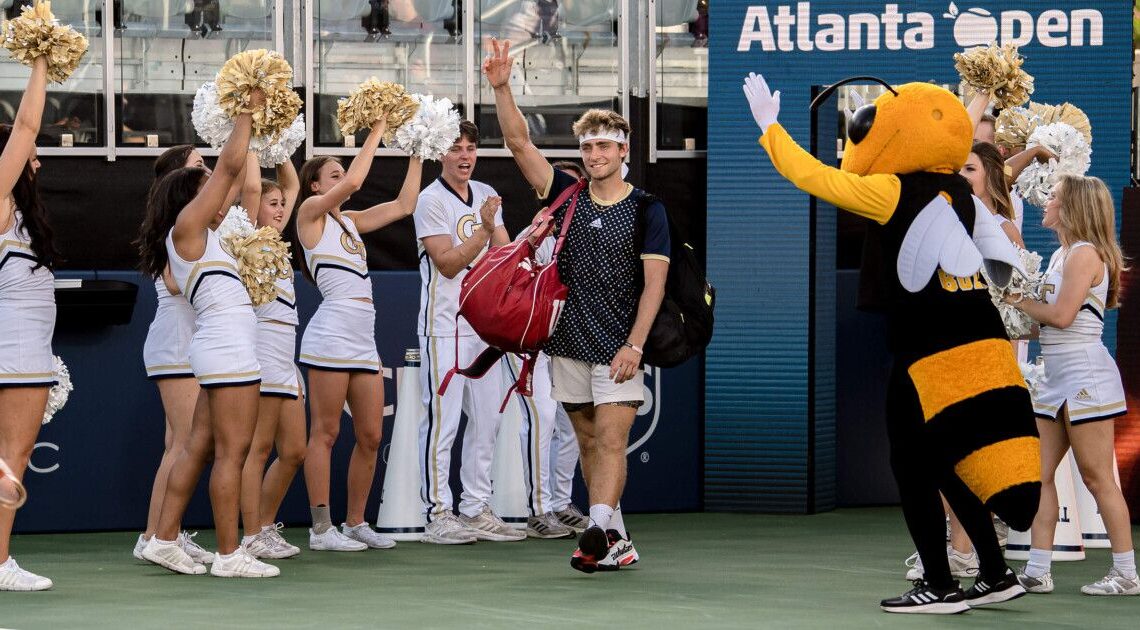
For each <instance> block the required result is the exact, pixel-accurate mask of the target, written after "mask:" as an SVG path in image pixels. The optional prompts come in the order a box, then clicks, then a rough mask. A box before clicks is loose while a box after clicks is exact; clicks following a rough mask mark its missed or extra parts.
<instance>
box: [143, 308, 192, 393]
mask: <svg viewBox="0 0 1140 630" xmlns="http://www.w3.org/2000/svg"><path fill="white" fill-rule="evenodd" d="M193 336H194V307H192V306H190V303H189V302H183V301H179V302H177V303H175V304H170V305H166V306H160V307H159V309H158V310H157V311H156V312H155V314H154V321H152V322H151V323H150V329H149V330H147V333H146V341H145V342H144V343H143V365H145V366H146V377H147V378H149V379H160V378H186V377H189V378H193V377H194V370H192V369H191V368H190V339H191V338H192V337H193Z"/></svg>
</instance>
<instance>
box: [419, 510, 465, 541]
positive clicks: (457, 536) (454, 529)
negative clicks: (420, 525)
mask: <svg viewBox="0 0 1140 630" xmlns="http://www.w3.org/2000/svg"><path fill="white" fill-rule="evenodd" d="M420 542H425V543H432V544H435V545H470V544H471V543H473V542H475V532H473V531H471V530H470V529H468V528H466V527H464V526H463V523H460V522H459V519H457V518H455V515H454V514H452V513H450V512H447V513H445V514H443V515H440V516H437V517H435V519H433V520H432V521H431V522H430V523H428V524H427V525H426V526H424V535H423V538H421V539H420Z"/></svg>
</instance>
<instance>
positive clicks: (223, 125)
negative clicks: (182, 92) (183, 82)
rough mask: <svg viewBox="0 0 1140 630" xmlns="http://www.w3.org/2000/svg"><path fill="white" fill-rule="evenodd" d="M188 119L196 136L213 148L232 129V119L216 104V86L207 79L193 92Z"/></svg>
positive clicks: (218, 146) (219, 144) (224, 139)
mask: <svg viewBox="0 0 1140 630" xmlns="http://www.w3.org/2000/svg"><path fill="white" fill-rule="evenodd" d="M190 121H191V122H192V123H194V131H197V132H198V137H199V138H201V139H202V140H204V141H205V142H206V143H207V144H209V145H210V146H211V147H214V148H215V149H218V148H221V146H222V144H223V143H225V141H226V139H227V138H229V137H230V134H231V133H233V131H234V121H233V120H232V119H230V118H229V117H228V116H226V114H225V112H224V111H222V106H221V105H219V104H218V86H217V85H215V84H214V82H213V81H207V82H205V83H203V84H202V87H200V88H198V91H197V92H196V93H195V94H194V109H193V110H192V111H191V112H190Z"/></svg>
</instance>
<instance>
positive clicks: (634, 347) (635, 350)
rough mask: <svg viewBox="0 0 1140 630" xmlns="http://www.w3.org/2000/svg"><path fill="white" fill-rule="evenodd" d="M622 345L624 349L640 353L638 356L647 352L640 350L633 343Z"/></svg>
mask: <svg viewBox="0 0 1140 630" xmlns="http://www.w3.org/2000/svg"><path fill="white" fill-rule="evenodd" d="M621 345H622V346H623V347H626V348H633V351H634V352H636V353H638V354H645V352H644V351H643V350H642V349H641V348H638V347H637V346H635V345H633V344H632V343H630V342H628V341H627V342H625V343H623V344H621Z"/></svg>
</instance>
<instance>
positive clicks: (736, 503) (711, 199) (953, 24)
mask: <svg viewBox="0 0 1140 630" xmlns="http://www.w3.org/2000/svg"><path fill="white" fill-rule="evenodd" d="M1130 8H1131V7H1130V6H1129V4H1128V3H1126V2H1121V1H1115V2H1095V1H1092V0H1072V1H1069V0H1066V1H1064V2H1061V1H1059V0H1047V1H1038V0H1004V1H1002V2H993V1H985V0H979V1H973V0H968V1H965V2H946V1H940V2H934V1H917V0H916V1H912V2H881V1H873V0H872V1H868V0H855V1H852V0H841V1H840V0H817V1H811V2H759V1H756V0H722V1H721V2H718V3H717V5H716V8H715V10H714V11H712V12H711V14H710V17H711V20H712V36H711V38H710V44H709V46H710V56H711V59H710V64H709V68H710V70H709V75H710V76H709V86H710V87H709V129H708V136H709V138H708V147H709V153H708V242H709V243H715V244H716V246H715V247H709V257H708V264H709V275H710V277H711V280H712V282H713V283H714V284H716V286H717V288H718V291H719V292H720V295H719V296H718V301H719V302H720V303H721V304H722V305H731V307H730V308H722V309H720V312H719V313H718V321H717V334H716V336H715V338H714V339H713V342H712V345H711V346H710V348H709V351H708V355H707V369H706V380H705V383H706V405H705V410H706V449H705V462H706V470H705V475H706V477H705V478H706V505H707V506H708V507H710V508H716V507H723V508H726V509H758V510H780V511H812V510H816V509H826V508H827V507H828V506H829V505H833V504H834V501H835V497H834V494H835V493H834V479H835V474H836V473H835V453H836V441H835V435H836V431H835V426H836V414H837V413H839V414H842V413H843V412H844V411H845V406H846V405H850V404H852V401H851V400H844V399H842V398H839V399H837V395H836V392H837V390H839V391H841V390H842V387H840V385H841V384H842V382H843V379H844V375H842V374H836V373H835V369H836V368H835V365H836V362H835V361H834V356H835V355H836V353H839V354H842V353H843V352H844V344H845V343H849V342H850V341H851V340H845V339H844V338H842V337H838V336H835V333H834V330H835V328H836V327H835V322H834V318H835V317H836V314H835V310H836V308H838V309H840V310H842V309H844V308H845V307H846V308H850V307H849V305H844V304H839V305H835V303H834V298H833V297H832V301H831V302H830V303H829V302H828V301H827V300H825V299H816V298H818V297H819V296H834V295H835V284H834V283H835V274H834V271H835V270H834V254H833V252H834V247H835V240H834V221H835V213H834V210H830V209H824V208H822V207H821V210H820V211H819V212H816V213H812V212H810V211H809V208H810V206H809V200H808V196H807V195H806V194H804V193H802V192H800V191H798V190H796V189H795V188H794V187H792V186H791V185H790V184H789V183H787V182H786V181H785V180H784V179H783V178H781V177H780V176H779V175H778V174H777V173H776V171H775V170H774V169H773V168H772V166H771V164H770V162H769V161H768V159H767V157H766V156H764V155H763V150H762V149H761V148H760V147H759V145H758V144H757V139H758V136H759V131H758V129H757V128H756V125H755V123H754V122H753V120H752V117H751V115H750V113H749V110H748V105H747V102H746V101H745V99H744V96H743V94H742V92H741V84H742V80H743V77H744V76H745V75H747V74H748V73H749V72H757V73H761V74H763V75H764V77H765V78H766V79H767V81H768V84H769V85H770V86H771V88H772V89H773V90H779V91H780V92H781V109H780V118H779V119H780V122H781V123H783V125H784V127H785V128H787V130H788V131H789V133H791V135H792V136H793V137H794V138H795V139H796V140H797V141H799V142H800V144H801V145H802V146H804V147H810V146H813V141H814V142H815V145H814V146H816V147H817V155H819V156H820V158H821V159H823V160H825V161H830V162H831V163H835V162H836V156H835V152H834V151H831V153H830V155H829V154H828V150H829V147H834V146H835V145H836V138H837V131H838V130H837V129H835V128H821V129H817V130H816V133H815V135H814V137H813V134H812V129H811V120H810V118H809V112H808V104H809V102H810V101H811V98H812V95H813V89H818V88H819V87H820V86H826V85H828V84H831V83H834V82H836V81H838V80H840V79H843V78H846V77H851V76H856V75H874V76H877V77H880V78H882V79H884V80H886V81H889V82H891V83H905V82H909V81H933V82H936V83H938V84H944V85H949V86H952V87H954V86H957V85H958V82H959V79H958V75H957V73H956V71H955V70H954V61H953V55H954V53H956V52H959V51H961V50H962V49H964V48H966V47H969V46H976V45H983V44H988V43H990V42H997V43H999V44H1004V43H1014V44H1017V45H1018V46H1019V47H1020V50H1021V53H1022V55H1023V56H1024V57H1025V58H1026V62H1025V69H1026V70H1027V71H1028V72H1029V73H1030V74H1031V75H1033V76H1034V77H1035V78H1036V92H1035V93H1034V94H1033V96H1032V98H1033V100H1034V101H1037V102H1042V103H1050V104H1059V103H1062V102H1066V101H1067V102H1071V103H1073V104H1075V105H1077V106H1078V107H1080V108H1081V109H1083V110H1084V111H1085V113H1087V114H1088V116H1089V118H1090V120H1091V122H1092V133H1093V144H1092V147H1093V153H1092V169H1091V171H1090V174H1092V175H1096V176H1098V177H1101V178H1103V179H1104V180H1105V181H1106V182H1107V183H1108V185H1109V187H1110V188H1111V189H1112V190H1113V192H1114V194H1115V195H1116V197H1117V201H1118V202H1119V199H1120V194H1121V191H1122V189H1123V188H1124V187H1125V186H1127V185H1128V182H1129V166H1130V153H1129V151H1130V139H1131V133H1130V107H1131V82H1132V48H1131V45H1132V38H1131V28H1130V27H1131V17H1132V16H1131V12H1130ZM832 120H834V117H833V118H832ZM840 120H842V117H840ZM828 222H830V225H831V228H832V229H831V230H830V232H829V231H828V230H827V229H824V228H826V227H827V225H828ZM1039 222H1040V212H1039V211H1038V210H1037V209H1035V208H1027V211H1026V216H1025V229H1024V233H1025V241H1026V244H1027V246H1028V248H1029V249H1031V250H1035V251H1037V252H1038V253H1041V254H1043V255H1045V256H1046V257H1047V256H1048V254H1049V253H1050V252H1051V251H1052V250H1053V249H1054V248H1055V247H1056V244H1055V243H1053V240H1052V235H1051V233H1048V232H1047V231H1045V230H1044V229H1043V228H1041V227H1040V225H1039ZM829 254H830V258H829ZM829 265H830V267H829ZM829 305H830V308H829ZM823 330H826V331H830V333H829V334H830V335H831V337H828V336H827V335H826V334H820V332H819V331H823ZM863 341H866V340H863ZM1105 342H1106V344H1107V345H1108V346H1109V347H1110V348H1114V347H1115V317H1114V316H1112V317H1110V318H1109V322H1108V327H1107V329H1106V332H1105ZM828 356H830V357H832V358H831V360H828V359H827V357H828ZM836 410H838V412H837V411H836Z"/></svg>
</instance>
